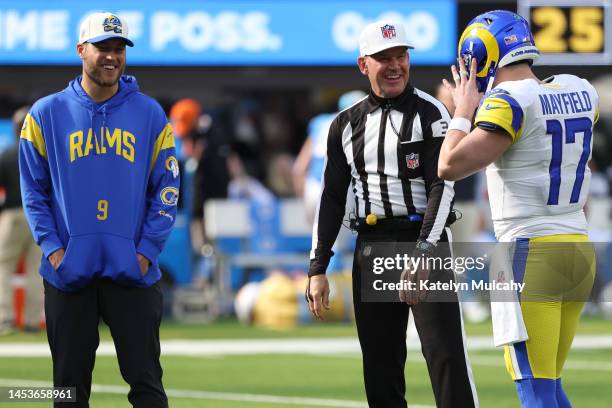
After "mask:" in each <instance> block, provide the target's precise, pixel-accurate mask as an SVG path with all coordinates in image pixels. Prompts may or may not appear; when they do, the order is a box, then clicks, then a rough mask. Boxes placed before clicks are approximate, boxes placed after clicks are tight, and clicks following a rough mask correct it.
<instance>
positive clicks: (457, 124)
mask: <svg viewBox="0 0 612 408" xmlns="http://www.w3.org/2000/svg"><path fill="white" fill-rule="evenodd" d="M448 130H460V131H462V132H463V133H466V134H467V133H470V131H471V130H472V122H471V121H469V120H467V119H466V118H452V119H451V121H450V124H449V125H448Z"/></svg>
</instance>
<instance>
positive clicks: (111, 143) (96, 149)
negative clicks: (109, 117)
mask: <svg viewBox="0 0 612 408" xmlns="http://www.w3.org/2000/svg"><path fill="white" fill-rule="evenodd" d="M85 135H87V136H85ZM99 135H101V136H99ZM68 139H69V143H70V147H69V149H70V150H69V151H70V162H71V163H72V162H74V161H75V160H77V159H80V158H82V157H87V156H99V155H106V154H113V153H114V154H115V155H117V156H120V157H123V158H124V159H125V160H127V161H129V162H131V163H133V162H134V159H135V154H136V150H135V148H134V146H135V144H136V136H134V134H133V133H130V132H128V131H127V130H123V129H119V128H115V129H113V130H112V131H111V130H110V129H109V128H106V127H104V128H101V129H100V132H99V133H98V132H96V131H94V130H93V129H91V128H89V129H86V130H77V131H76V132H73V133H71V134H70V136H68Z"/></svg>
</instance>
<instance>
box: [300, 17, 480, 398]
mask: <svg viewBox="0 0 612 408" xmlns="http://www.w3.org/2000/svg"><path fill="white" fill-rule="evenodd" d="M359 46H360V57H359V58H358V61H357V62H358V65H359V70H360V71H361V73H362V74H363V75H365V76H367V77H368V79H369V81H370V87H371V90H370V94H369V96H367V97H366V98H364V99H362V100H361V101H359V102H357V103H355V104H354V105H352V106H351V107H350V108H348V109H346V110H344V111H342V112H340V113H339V114H338V116H337V117H336V118H335V119H334V121H333V123H332V125H331V127H330V131H329V136H328V142H327V161H326V165H325V171H324V179H323V181H324V186H323V191H322V194H321V201H320V203H319V208H318V210H317V214H316V216H315V225H314V230H313V249H312V252H311V260H310V270H309V272H308V275H309V277H310V279H309V283H308V288H307V291H306V296H307V299H308V305H309V308H310V311H311V312H312V313H313V314H314V315H315V316H316V317H317V318H319V319H321V316H322V315H321V312H322V310H321V308H322V307H324V308H329V284H328V280H327V278H326V276H325V271H326V269H327V265H328V263H329V261H330V258H331V256H332V255H333V252H332V250H331V248H332V245H333V244H334V241H335V239H336V236H337V234H338V231H339V229H340V225H341V223H342V219H343V217H344V212H345V201H346V193H347V189H348V188H349V185H352V188H353V191H354V193H355V215H356V219H354V220H353V221H354V222H353V223H352V224H353V227H354V229H356V230H357V231H358V233H359V235H358V240H357V249H356V251H355V257H354V261H353V303H354V308H355V320H356V323H357V334H358V336H359V342H360V344H361V350H362V354H363V370H364V381H365V389H366V395H367V399H368V404H369V406H370V407H375V408H394V407H406V406H407V405H406V399H405V397H404V394H405V392H406V384H405V380H404V365H405V362H406V354H407V353H406V327H407V324H408V313H409V310H410V309H411V308H412V311H413V314H414V320H415V324H416V328H417V331H418V333H419V337H420V340H421V344H422V350H423V355H424V356H425V359H426V361H427V367H428V369H429V376H430V379H431V383H432V387H433V391H434V395H435V399H436V405H437V406H438V407H442V408H444V407H463V408H466V407H475V406H478V400H477V397H476V390H475V387H474V384H473V380H472V375H471V368H470V366H469V362H468V360H467V352H466V349H465V343H464V339H463V329H462V321H461V312H460V308H459V304H458V303H457V302H419V300H422V299H420V298H416V299H415V298H414V297H408V298H407V296H406V295H405V294H404V296H403V298H402V299H403V300H406V302H405V303H403V302H399V301H396V302H386V303H385V302H365V301H363V300H362V296H361V295H362V293H361V290H362V289H361V279H362V276H361V262H363V261H362V260H361V256H360V251H359V248H360V247H361V245H362V244H363V243H364V242H372V241H379V242H381V241H382V242H391V243H395V242H399V241H408V242H416V251H418V254H419V255H420V254H425V255H428V254H432V253H433V251H434V249H435V248H436V245H437V243H438V242H446V241H448V238H447V236H446V232H445V226H446V224H447V222H448V220H449V216H450V215H451V207H452V202H453V195H454V192H453V187H452V186H453V185H452V183H450V182H445V181H444V180H442V179H440V178H438V176H437V165H438V154H439V151H440V146H441V144H442V141H443V139H444V136H445V134H446V129H447V127H448V123H449V122H450V116H449V114H448V111H447V110H446V108H445V107H444V106H443V105H442V104H441V103H440V102H439V101H437V100H436V99H435V98H433V97H431V96H430V95H428V94H426V93H424V92H422V91H420V90H418V89H416V88H414V87H412V86H411V85H410V84H409V55H408V51H407V50H408V49H409V48H413V47H412V46H411V45H409V43H408V42H407V39H406V33H405V30H404V28H403V27H402V26H401V25H399V24H396V23H393V22H391V21H377V22H375V23H372V24H370V25H368V26H367V27H366V28H365V29H364V31H363V32H362V33H361V36H360V40H359Z"/></svg>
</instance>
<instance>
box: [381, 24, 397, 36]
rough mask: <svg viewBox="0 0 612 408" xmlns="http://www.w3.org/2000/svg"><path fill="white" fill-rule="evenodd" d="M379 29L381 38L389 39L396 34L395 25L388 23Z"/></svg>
mask: <svg viewBox="0 0 612 408" xmlns="http://www.w3.org/2000/svg"><path fill="white" fill-rule="evenodd" d="M380 31H381V32H382V36H383V38H387V39H391V38H395V36H396V33H395V27H394V26H392V25H390V24H387V25H385V26H382V27H380Z"/></svg>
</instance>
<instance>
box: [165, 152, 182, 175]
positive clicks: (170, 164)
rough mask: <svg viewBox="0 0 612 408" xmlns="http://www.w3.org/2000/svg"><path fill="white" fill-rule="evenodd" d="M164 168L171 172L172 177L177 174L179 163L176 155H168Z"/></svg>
mask: <svg viewBox="0 0 612 408" xmlns="http://www.w3.org/2000/svg"><path fill="white" fill-rule="evenodd" d="M166 169H167V170H170V171H171V172H172V177H174V178H177V177H178V175H179V165H178V161H177V160H176V157H174V156H170V157H168V158H167V159H166Z"/></svg>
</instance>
